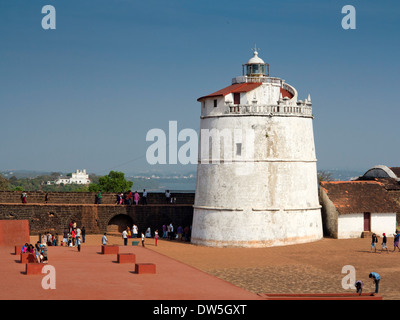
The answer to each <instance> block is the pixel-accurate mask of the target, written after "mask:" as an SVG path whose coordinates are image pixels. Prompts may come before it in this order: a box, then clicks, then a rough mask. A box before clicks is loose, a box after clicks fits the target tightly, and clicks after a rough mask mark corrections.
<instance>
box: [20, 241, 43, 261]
mask: <svg viewBox="0 0 400 320" xmlns="http://www.w3.org/2000/svg"><path fill="white" fill-rule="evenodd" d="M27 252H28V253H32V254H33V255H34V257H35V260H36V262H37V263H47V262H48V258H47V244H46V243H45V242H42V243H40V241H38V242H36V244H35V245H32V244H29V243H25V245H24V246H23V247H22V253H27Z"/></svg>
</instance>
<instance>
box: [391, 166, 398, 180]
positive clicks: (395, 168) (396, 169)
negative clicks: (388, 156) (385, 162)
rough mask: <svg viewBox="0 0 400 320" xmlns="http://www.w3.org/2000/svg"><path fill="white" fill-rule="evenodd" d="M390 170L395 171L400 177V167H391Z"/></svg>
mask: <svg viewBox="0 0 400 320" xmlns="http://www.w3.org/2000/svg"><path fill="white" fill-rule="evenodd" d="M389 169H390V170H392V171H393V173H394V174H395V175H396V176H397V177H398V178H400V167H389Z"/></svg>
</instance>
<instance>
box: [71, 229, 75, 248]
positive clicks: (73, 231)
mask: <svg viewBox="0 0 400 320" xmlns="http://www.w3.org/2000/svg"><path fill="white" fill-rule="evenodd" d="M71 237H72V238H71V240H72V246H73V247H75V239H76V230H75V229H72V231H71Z"/></svg>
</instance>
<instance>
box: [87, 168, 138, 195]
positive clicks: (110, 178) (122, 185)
mask: <svg viewBox="0 0 400 320" xmlns="http://www.w3.org/2000/svg"><path fill="white" fill-rule="evenodd" d="M132 185H133V182H132V181H128V180H126V179H125V174H124V173H123V172H119V171H110V173H109V174H108V175H106V176H103V177H100V178H99V183H97V184H96V183H91V184H90V185H89V191H91V192H96V191H103V192H125V191H128V190H130V189H131V188H132Z"/></svg>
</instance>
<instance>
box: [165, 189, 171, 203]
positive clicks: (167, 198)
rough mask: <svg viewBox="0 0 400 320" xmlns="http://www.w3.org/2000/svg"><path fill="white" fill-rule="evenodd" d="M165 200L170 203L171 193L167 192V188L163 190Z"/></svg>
mask: <svg viewBox="0 0 400 320" xmlns="http://www.w3.org/2000/svg"><path fill="white" fill-rule="evenodd" d="M165 201H166V202H167V203H171V193H170V192H169V190H165Z"/></svg>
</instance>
